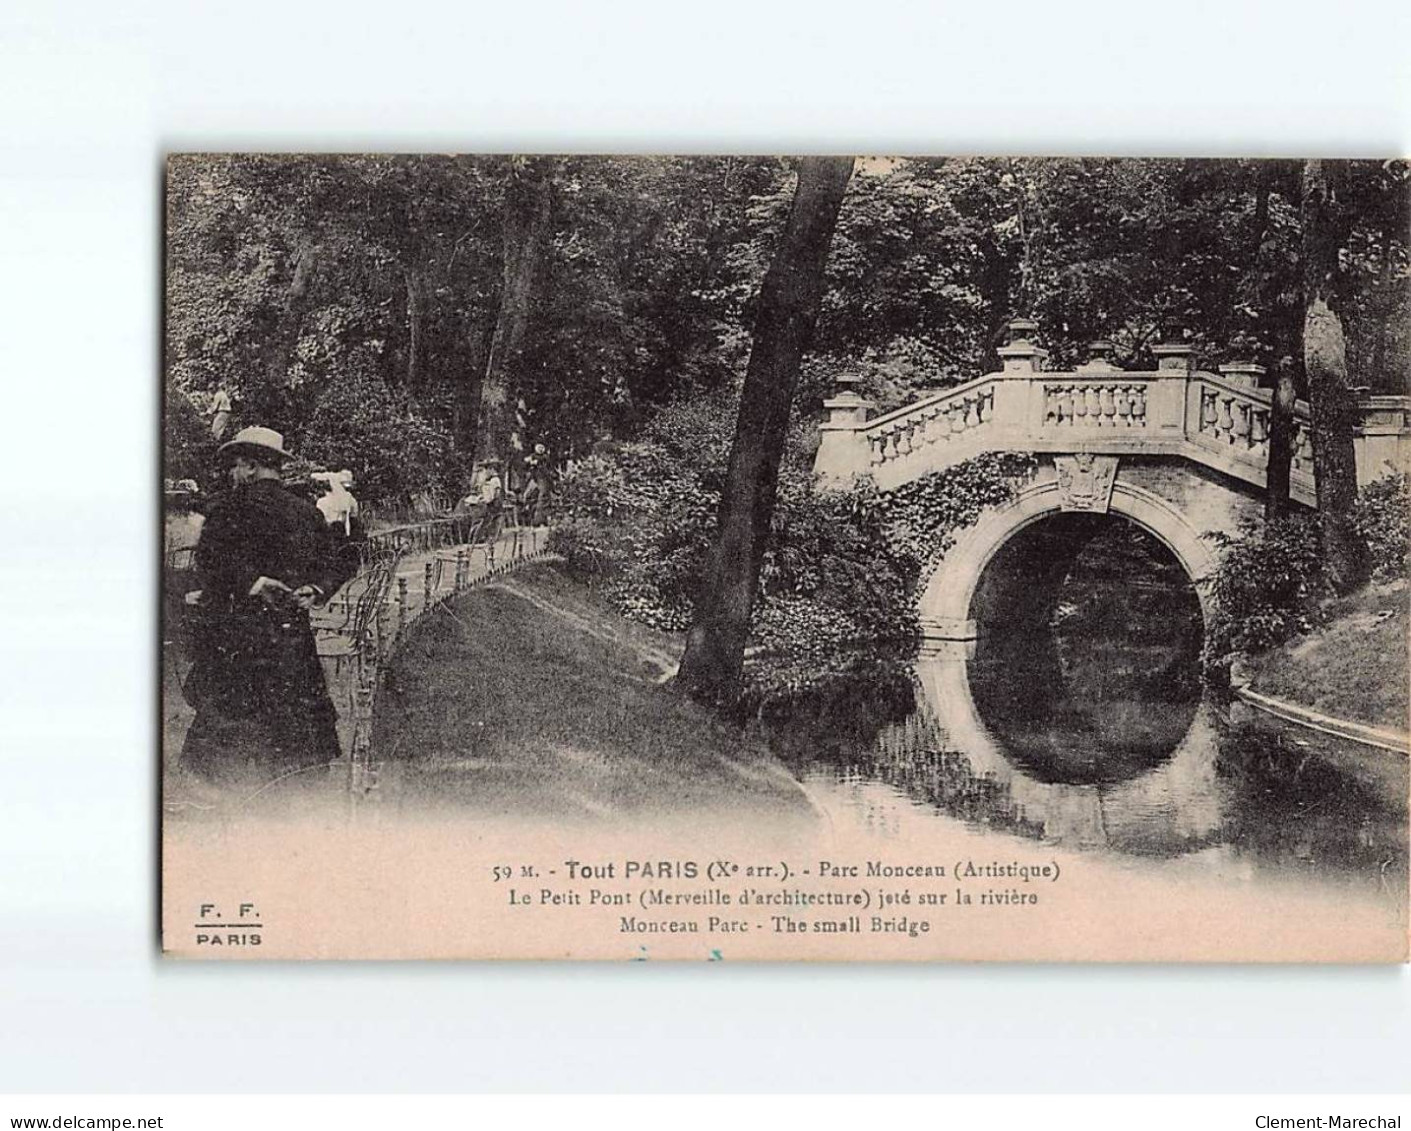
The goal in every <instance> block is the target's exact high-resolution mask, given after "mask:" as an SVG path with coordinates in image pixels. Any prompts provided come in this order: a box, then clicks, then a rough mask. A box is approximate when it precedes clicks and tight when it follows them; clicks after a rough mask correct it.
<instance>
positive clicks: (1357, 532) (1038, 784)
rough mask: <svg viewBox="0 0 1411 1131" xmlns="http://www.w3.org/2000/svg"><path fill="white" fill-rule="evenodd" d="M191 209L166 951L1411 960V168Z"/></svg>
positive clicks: (233, 160)
mask: <svg viewBox="0 0 1411 1131" xmlns="http://www.w3.org/2000/svg"><path fill="white" fill-rule="evenodd" d="M163 188H164V194H165V199H164V204H163V217H164V224H165V231H164V240H165V244H164V249H163V270H164V279H163V283H162V288H163V289H162V299H163V304H164V309H163V327H162V350H163V356H162V367H161V368H162V375H161V381H162V393H161V402H162V446H163V452H162V461H161V482H160V484H159V487H160V492H161V520H162V531H161V543H162V554H161V568H162V576H161V582H160V585H161V610H160V634H159V635H160V645H161V648H160V651H161V692H160V713H161V727H160V737H161V749H160V753H159V759H160V766H159V772H158V776H159V778H160V796H161V812H160V820H161V826H162V827H161V833H160V838H161V853H162V874H161V884H162V911H161V915H162V946H163V950H164V952H165V953H166V954H167V955H169V956H173V957H180V958H183V959H192V958H196V959H220V960H231V959H236V960H240V959H272V958H301V959H317V958H331V959H340V958H403V959H411V958H429V959H438V958H439V959H446V958H501V959H525V958H537V959H562V958H571V959H604V960H620V961H643V960H650V959H680V960H694V961H725V960H735V959H742V960H770V961H793V960H830V961H838V960H843V961H910V962H935V961H946V960H967V961H977V960H978V961H987V960H995V961H1015V960H1027V961H1082V962H1152V961H1191V962H1222V961H1245V962H1359V963H1365V962H1392V963H1394V962H1405V961H1406V959H1407V948H1408V895H1407V891H1408V867H1407V862H1408V848H1407V842H1408V814H1407V799H1408V749H1409V748H1411V735H1409V734H1408V732H1411V724H1408V674H1407V633H1408V613H1411V607H1408V548H1409V546H1411V543H1408V518H1409V517H1411V479H1408V473H1411V252H1409V250H1408V230H1411V165H1408V163H1407V162H1406V161H1404V160H1399V159H1379V158H1366V159H1319V158H1317V157H1310V158H1263V159H1254V158H1250V159H1240V158H1233V157H1222V158H1210V159H1202V158H1155V157H1102V156H1090V157H1033V156H1024V157H1003V156H978V157H967V156H953V157H945V156H935V157H923V156H902V157H879V156H803V157H765V156H755V155H749V156H720V155H710V156H625V155H604V156H591V155H563V156H553V155H546V154H530V155H523V156H518V155H503V154H479V155H477V154H460V155H455V154H429V153H427V154H414V153H407V154H388V153H367V154H349V153H341V154H333V153H327V154H320V153H313V152H310V153H259V152H210V153H202V152H176V153H173V154H171V155H169V156H168V158H167V160H166V166H165V176H164V186H163Z"/></svg>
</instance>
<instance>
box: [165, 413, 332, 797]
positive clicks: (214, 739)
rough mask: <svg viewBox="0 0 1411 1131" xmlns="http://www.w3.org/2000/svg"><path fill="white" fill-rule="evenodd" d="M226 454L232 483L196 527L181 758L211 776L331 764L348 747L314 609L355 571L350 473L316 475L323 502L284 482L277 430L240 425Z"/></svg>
mask: <svg viewBox="0 0 1411 1131" xmlns="http://www.w3.org/2000/svg"><path fill="white" fill-rule="evenodd" d="M220 457H221V459H222V461H223V465H224V470H225V473H226V475H227V477H228V480H229V490H228V491H226V492H224V493H223V494H221V495H220V496H219V497H218V498H217V499H216V500H215V501H214V502H213V503H212V504H211V505H210V506H209V508H208V509H207V513H206V514H205V516H204V520H203V521H202V522H201V523H200V524H199V532H198V534H197V537H196V543H195V548H194V562H193V565H194V569H195V584H196V588H195V589H194V590H192V591H191V592H190V593H189V594H188V595H187V598H186V600H187V605H188V606H189V607H188V610H187V612H188V619H189V621H190V623H191V626H192V631H191V645H192V649H193V652H194V663H193V665H192V668H191V671H190V673H189V674H188V676H187V678H186V681H185V683H184V685H183V688H182V690H183V694H184V695H185V696H186V698H187V701H188V702H189V703H190V704H191V705H192V706H193V707H194V708H195V710H196V717H195V719H194V720H193V721H192V723H191V726H190V728H189V729H188V730H187V733H186V739H185V742H184V744H183V746H182V750H181V763H182V765H183V766H185V767H186V768H187V769H189V770H191V771H193V772H194V773H197V774H199V775H201V776H202V777H206V778H212V779H222V778H227V777H232V776H242V775H244V774H248V773H251V772H253V773H255V774H258V775H260V776H265V777H268V776H279V775H283V774H287V773H293V772H298V771H300V770H304V769H308V768H311V767H315V766H320V765H324V764H327V763H329V762H332V761H335V760H337V759H338V758H339V757H340V748H339V744H338V736H337V731H336V728H335V721H336V716H335V713H334V708H333V701H332V699H331V698H330V697H329V694H328V688H327V685H326V684H325V682H324V676H323V668H322V666H321V664H320V662H319V658H318V651H317V648H316V646H315V642H314V634H313V628H312V626H311V624H310V620H309V611H310V610H311V609H312V608H313V607H314V606H315V605H319V604H322V603H323V602H325V601H327V600H328V598H329V597H331V596H332V595H333V594H334V592H336V591H337V590H338V589H339V588H340V587H341V586H342V585H343V584H344V582H346V581H347V580H348V578H350V577H351V576H352V574H353V573H354V572H356V570H357V561H358V554H357V547H356V539H357V536H358V533H359V523H358V506H357V500H356V499H354V498H353V496H352V494H351V492H350V491H349V490H348V488H349V487H350V486H351V485H352V476H351V475H350V474H349V473H347V472H337V473H324V474H323V475H320V476H317V477H315V483H321V484H322V485H323V487H324V489H323V491H322V494H321V497H320V498H319V499H318V500H317V502H315V501H313V500H312V499H311V498H309V497H308V496H307V495H301V494H300V493H299V492H296V491H291V490H288V489H286V487H285V486H284V484H283V483H282V471H283V468H284V466H285V464H286V463H287V461H288V460H289V459H290V458H291V455H290V453H289V451H288V450H287V449H286V448H285V446H284V437H283V436H281V435H280V434H279V433H278V432H276V431H274V430H273V429H269V428H260V427H252V428H245V429H242V430H241V431H240V432H238V433H237V434H236V435H235V436H234V438H233V439H231V440H230V441H228V442H226V443H224V444H222V445H221V446H220Z"/></svg>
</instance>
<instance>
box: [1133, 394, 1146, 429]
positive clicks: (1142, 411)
mask: <svg viewBox="0 0 1411 1131" xmlns="http://www.w3.org/2000/svg"><path fill="white" fill-rule="evenodd" d="M1131 390H1132V422H1133V423H1134V424H1136V425H1138V426H1141V425H1143V424H1145V423H1146V386H1145V385H1133V386H1131Z"/></svg>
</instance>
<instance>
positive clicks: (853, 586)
mask: <svg viewBox="0 0 1411 1131" xmlns="http://www.w3.org/2000/svg"><path fill="white" fill-rule="evenodd" d="M734 424H735V401H734V398H733V397H732V396H729V395H723V394H708V395H697V396H695V397H693V398H690V399H688V400H684V401H682V402H680V403H678V404H674V405H672V406H669V407H668V408H667V409H665V410H664V411H663V412H661V413H660V414H659V415H658V416H656V417H655V418H654V419H653V420H652V421H651V422H650V423H649V424H648V425H647V427H646V428H645V429H644V430H643V432H642V434H641V435H640V436H639V437H638V439H637V440H635V441H633V442H631V443H620V444H614V445H603V446H600V449H599V451H598V452H597V453H596V454H594V455H593V456H591V457H589V458H587V459H585V460H582V461H580V462H579V463H577V464H576V465H575V466H574V467H573V468H572V470H571V471H569V472H568V473H566V474H565V475H564V476H563V479H562V481H561V483H560V486H559V491H558V494H557V496H556V503H557V509H556V516H557V517H556V521H555V527H554V530H553V532H552V533H551V536H550V543H549V544H550V548H551V549H554V550H555V551H557V552H558V553H560V554H562V555H563V556H564V559H565V561H566V563H567V565H568V568H569V570H570V571H571V572H572V573H574V574H576V575H577V576H578V577H579V578H580V579H581V580H584V581H586V582H588V583H589V584H591V585H593V586H595V587H596V588H598V589H599V591H600V592H602V593H603V594H605V595H606V596H607V598H608V599H609V600H610V601H611V603H612V604H613V605H614V606H615V607H616V608H617V609H618V610H619V611H620V612H622V613H623V614H624V615H626V616H628V617H631V618H633V619H635V620H638V621H641V622H643V623H645V624H649V625H652V626H654V627H656V628H660V629H665V630H668V631H675V632H680V631H684V630H685V629H687V628H688V627H689V626H690V624H691V621H692V613H693V609H694V604H695V600H696V596H697V594H698V593H699V591H700V587H701V585H702V583H703V581H704V573H705V566H706V561H707V558H708V555H709V552H710V547H711V540H712V537H713V535H714V530H715V523H716V516H717V513H718V511H719V507H720V495H721V490H722V488H723V486H724V481H725V472H726V466H727V462H728V458H729V450H730V441H731V437H732V435H733V431H734ZM1033 466H1034V461H1033V460H1032V459H1031V458H1029V457H1024V456H1000V455H987V456H982V457H979V458H978V459H976V460H972V461H969V462H968V463H966V464H962V465H960V466H958V467H955V468H951V469H948V470H947V471H944V472H939V473H937V474H935V475H932V476H927V477H926V478H925V479H923V480H921V481H919V482H917V483H913V484H910V485H908V486H907V487H904V488H902V489H901V490H899V491H896V492H891V493H887V494H884V493H882V492H879V491H878V490H877V489H876V488H875V487H874V486H873V485H872V484H871V483H866V482H864V483H856V484H851V485H849V486H847V487H845V488H841V489H836V488H825V487H823V486H821V485H819V484H818V483H817V482H816V480H815V479H814V476H813V471H812V444H811V443H810V437H809V434H808V432H807V431H806V430H805V428H804V427H802V426H800V427H797V428H796V429H795V430H794V431H793V432H792V433H791V435H790V439H789V443H788V446H787V449H786V453H785V457H784V461H783V464H782V466H781V468H780V473H779V482H778V492H777V496H776V503H775V510H774V518H773V523H772V528H771V533H770V542H769V546H768V547H767V549H766V552H765V556H764V561H763V564H762V567H761V570H760V579H759V589H758V592H757V594H756V599H755V604H754V611H753V621H752V625H751V636H750V646H749V652H748V654H747V657H746V664H745V682H746V687H745V695H744V704H743V705H744V706H745V707H747V708H752V709H761V708H764V707H766V706H769V707H771V708H781V709H782V708H783V707H784V706H785V705H787V704H789V703H797V702H799V701H800V700H802V699H804V698H806V697H809V696H813V695H816V694H817V693H819V692H820V691H823V690H825V689H837V688H838V687H839V686H841V685H842V684H843V683H850V682H858V681H862V682H867V683H870V684H874V685H877V684H881V685H886V686H887V687H892V686H896V687H897V688H902V686H903V684H904V683H905V678H906V677H905V665H906V664H907V663H909V661H910V660H911V658H912V656H913V655H914V653H915V648H916V643H917V639H918V631H919V625H918V618H917V608H916V600H917V591H918V582H919V580H920V578H921V576H922V573H923V571H924V570H925V568H926V567H927V566H928V565H929V564H930V563H932V562H933V561H934V560H935V559H936V558H937V557H939V555H940V554H941V553H942V552H944V549H945V547H946V546H947V545H949V542H950V539H951V538H952V537H953V532H954V530H955V529H956V528H958V527H959V526H963V525H965V524H967V523H969V522H973V521H974V519H975V518H976V517H977V516H978V515H979V513H980V511H981V510H982V509H983V508H984V507H986V506H988V505H990V504H992V503H996V502H1000V501H1002V500H1004V499H1006V498H1009V497H1010V495H1011V494H1012V492H1013V490H1014V485H1015V483H1016V482H1017V481H1018V480H1019V479H1020V478H1021V477H1023V476H1024V475H1026V474H1028V473H1029V472H1030V471H1031V470H1032V468H1033Z"/></svg>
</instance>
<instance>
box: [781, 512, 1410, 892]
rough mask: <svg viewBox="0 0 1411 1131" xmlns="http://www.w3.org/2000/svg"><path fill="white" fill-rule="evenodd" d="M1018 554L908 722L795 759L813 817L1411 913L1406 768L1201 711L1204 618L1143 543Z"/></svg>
mask: <svg viewBox="0 0 1411 1131" xmlns="http://www.w3.org/2000/svg"><path fill="white" fill-rule="evenodd" d="M1114 522H1116V523H1117V524H1116V525H1114ZM1015 543H1017V544H1016V545H1012V546H1011V547H1008V548H1007V552H1006V553H1002V554H1001V556H1000V557H998V558H997V559H996V561H995V563H993V564H992V566H991V567H990V569H989V571H987V574H986V577H985V578H984V579H983V581H982V584H981V587H980V590H979V592H978V593H977V595H976V600H975V604H974V605H973V606H972V615H975V616H976V619H977V622H978V626H979V632H980V638H979V641H978V643H977V644H975V645H973V646H971V647H969V648H962V647H961V646H953V647H952V648H951V650H950V651H949V653H942V654H940V655H930V656H925V657H923V658H922V659H920V660H918V661H917V663H916V665H915V668H914V672H913V676H914V679H913V683H914V697H913V704H912V707H911V709H910V711H909V712H907V713H905V714H904V716H903V717H901V718H894V720H893V721H891V722H889V723H887V724H886V725H883V726H882V727H881V728H880V730H878V731H875V732H874V733H873V734H872V735H868V736H865V737H860V738H859V739H858V740H857V741H855V742H852V743H850V744H849V743H843V744H841V745H839V746H836V747H834V748H833V749H831V750H822V751H821V752H816V753H814V754H813V755H811V756H808V757H804V758H801V759H796V760H795V763H794V766H795V772H796V774H797V775H798V776H799V778H800V780H801V781H802V782H803V784H804V785H805V787H806V788H807V789H808V790H809V792H810V794H811V795H812V796H813V797H814V798H815V800H816V802H817V803H818V804H819V806H820V808H822V809H823V810H825V811H826V812H828V813H829V814H830V816H831V817H832V819H834V820H839V821H844V822H857V823H859V824H861V825H865V826H866V827H867V828H868V829H869V830H870V831H871V832H873V833H876V832H878V831H879V830H880V831H882V832H883V833H884V834H885V831H886V830H887V829H888V828H889V827H891V828H895V829H897V830H898V835H901V833H900V830H901V829H902V828H903V827H905V828H907V829H911V830H914V829H915V826H916V823H917V822H918V821H920V822H922V823H923V824H928V823H930V824H941V825H944V824H946V823H950V824H952V825H962V826H965V827H966V828H967V829H969V830H972V831H973V830H977V829H978V830H984V831H985V832H986V833H987V834H989V835H990V836H992V837H994V838H997V840H996V845H997V850H1001V849H1004V847H1005V843H1006V842H1008V845H1009V847H1010V849H1016V850H1017V849H1018V848H1019V847H1020V846H1021V845H1022V846H1028V847H1030V848H1032V847H1034V846H1035V844H1036V843H1043V844H1047V845H1050V846H1057V847H1061V848H1063V849H1067V850H1073V851H1075V852H1078V853H1080V854H1083V855H1086V856H1089V857H1094V856H1096V857H1103V858H1106V859H1108V860H1117V861H1124V862H1127V863H1129V864H1134V865H1135V866H1144V867H1147V868H1150V869H1157V870H1159V869H1161V868H1163V867H1167V866H1169V865H1170V864H1172V863H1174V862H1177V861H1185V862H1187V863H1189V862H1190V861H1191V860H1193V859H1197V858H1198V859H1199V860H1200V861H1201V863H1202V864H1203V865H1206V866H1208V867H1209V868H1213V869H1215V870H1218V871H1221V872H1223V873H1224V874H1226V875H1238V876H1240V877H1242V878H1243V879H1244V880H1247V881H1249V882H1252V883H1255V884H1259V883H1274V884H1278V883H1287V882H1289V881H1294V882H1296V883H1298V884H1299V885H1305V886H1306V885H1313V886H1330V887H1334V888H1338V889H1342V891H1343V892H1344V893H1346V894H1348V895H1354V894H1355V895H1358V896H1360V897H1365V898H1368V899H1373V900H1377V901H1381V900H1385V901H1387V903H1388V904H1389V905H1390V906H1401V907H1404V904H1405V898H1406V885H1407V876H1406V867H1407V840H1406V830H1407V815H1406V801H1405V799H1406V797H1407V762H1406V759H1405V757H1404V756H1401V755H1397V754H1391V753H1382V752H1378V751H1375V750H1370V749H1367V750H1362V749H1353V748H1349V747H1346V746H1342V747H1339V746H1331V745H1327V744H1324V743H1322V742H1318V741H1314V740H1311V738H1310V736H1308V735H1304V734H1296V733H1290V732H1288V731H1286V730H1281V729H1276V728H1271V727H1268V726H1264V725H1260V724H1259V723H1258V720H1256V719H1253V718H1242V717H1241V715H1240V710H1241V708H1239V707H1236V708H1234V709H1233V710H1232V709H1231V707H1230V706H1229V705H1228V704H1225V703H1222V702H1220V701H1218V700H1217V699H1215V698H1214V697H1212V696H1211V695H1210V694H1209V693H1207V692H1205V691H1204V690H1203V689H1202V688H1201V685H1200V682H1199V679H1198V674H1199V668H1198V656H1199V646H1200V640H1201V632H1202V622H1201V613H1200V607H1199V602H1198V600H1197V598H1196V596H1195V593H1194V591H1193V589H1192V587H1191V585H1190V583H1189V581H1188V580H1187V579H1186V578H1185V577H1184V575H1183V574H1181V572H1180V570H1179V567H1177V566H1175V563H1174V561H1172V560H1170V558H1169V554H1167V553H1166V551H1165V550H1164V548H1162V547H1160V546H1159V545H1158V544H1156V543H1155V542H1154V540H1152V539H1150V538H1149V537H1148V536H1146V535H1144V534H1143V533H1142V532H1140V531H1139V530H1137V528H1135V527H1131V526H1129V525H1128V524H1126V523H1122V522H1120V520H1109V521H1106V522H1098V521H1095V520H1091V519H1089V518H1088V517H1087V516H1084V517H1083V518H1082V519H1081V520H1078V521H1075V522H1071V523H1068V524H1066V526H1064V525H1060V526H1059V527H1058V528H1057V529H1049V530H1047V531H1043V532H1041V533H1040V532H1035V534H1034V535H1032V536H1030V537H1028V538H1016V539H1015ZM967 653H969V654H967ZM894 713H895V712H894ZM813 749H814V750H815V751H818V750H819V749H820V748H818V747H814V748H813ZM907 835H914V833H908V834H907Z"/></svg>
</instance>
